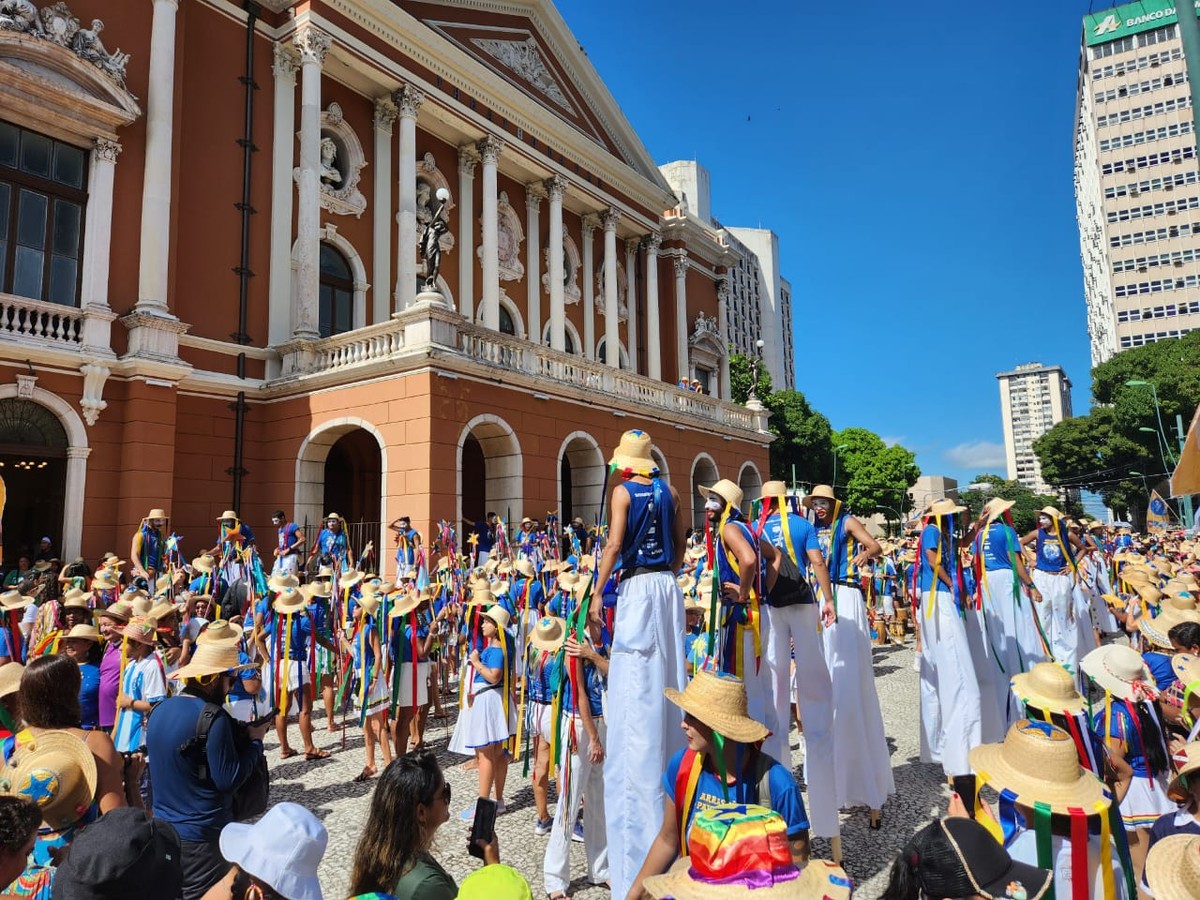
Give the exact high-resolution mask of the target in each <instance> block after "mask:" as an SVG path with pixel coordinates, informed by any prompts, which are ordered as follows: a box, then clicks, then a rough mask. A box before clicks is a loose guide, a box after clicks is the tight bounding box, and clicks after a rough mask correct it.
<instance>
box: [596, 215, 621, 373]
mask: <svg viewBox="0 0 1200 900" xmlns="http://www.w3.org/2000/svg"><path fill="white" fill-rule="evenodd" d="M620 219H621V214H620V213H619V212H617V211H616V210H615V209H613V208H612V207H611V206H610V207H609V208H608V209H606V210H605V211H604V215H603V217H602V219H601V221H602V222H603V223H604V362H606V363H607V364H608V365H610V366H612V367H613V368H614V369H619V368H620V367H621V331H620V325H621V317H620V310H618V309H617V222H618V221H620Z"/></svg>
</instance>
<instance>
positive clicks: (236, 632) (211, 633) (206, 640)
mask: <svg viewBox="0 0 1200 900" xmlns="http://www.w3.org/2000/svg"><path fill="white" fill-rule="evenodd" d="M243 633H244V629H243V628H242V626H241V625H234V624H233V623H232V622H230V621H228V620H226V619H213V620H212V621H211V622H209V623H208V627H207V628H205V629H204V630H203V631H202V632H200V635H199V636H198V637H197V638H196V643H197V644H198V645H199V644H229V645H231V646H234V647H236V646H237V644H238V642H239V641H241V639H242V634H243Z"/></svg>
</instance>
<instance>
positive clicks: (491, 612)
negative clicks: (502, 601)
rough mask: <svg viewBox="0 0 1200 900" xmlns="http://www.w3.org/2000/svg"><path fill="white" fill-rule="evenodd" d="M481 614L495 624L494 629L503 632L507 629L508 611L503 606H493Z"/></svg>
mask: <svg viewBox="0 0 1200 900" xmlns="http://www.w3.org/2000/svg"><path fill="white" fill-rule="evenodd" d="M483 614H484V615H485V616H487V617H488V618H489V619H491V620H492V621H493V622H495V623H496V627H497V628H499V629H500V630H501V631H503V630H504V629H505V628H507V627H508V610H506V609H505V608H504V607H503V606H500V605H498V604H497V605H495V606H492V607H491V608H489V609H485V610H484V611H483Z"/></svg>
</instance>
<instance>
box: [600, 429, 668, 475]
mask: <svg viewBox="0 0 1200 900" xmlns="http://www.w3.org/2000/svg"><path fill="white" fill-rule="evenodd" d="M650 445H651V441H650V435H648V434H646V432H644V431H642V430H640V429H637V428H635V429H633V430H632V431H627V432H625V433H624V434H623V435H621V442H620V443H619V444H617V449H616V450H614V451H613V455H612V459H610V460H609V461H608V462H609V465H613V466H616V467H617V470H618V471H630V472H633V473H635V474H638V473H650V472H657V471H658V463H656V462H655V461H654V457H653V456H652V455H651V453H650Z"/></svg>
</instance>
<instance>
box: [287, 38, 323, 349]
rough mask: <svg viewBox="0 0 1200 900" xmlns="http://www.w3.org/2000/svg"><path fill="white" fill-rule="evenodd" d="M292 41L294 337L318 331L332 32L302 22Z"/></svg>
mask: <svg viewBox="0 0 1200 900" xmlns="http://www.w3.org/2000/svg"><path fill="white" fill-rule="evenodd" d="M293 41H294V43H295V44H296V49H297V50H299V51H300V191H299V194H300V196H299V199H298V201H297V203H296V250H297V252H296V292H295V293H296V327H295V336H296V337H302V338H315V337H317V336H318V331H317V329H318V325H319V323H318V319H317V316H318V305H319V293H320V258H321V67H322V66H323V65H324V64H325V54H326V53H328V52H329V44H330V40H329V36H328V35H327V34H325V33H324V32H321V31H318V30H317V29H316V28H313V27H312V26H311V25H302V26H301V27H300V28H299V29H298V30H297V31H296V33H295V35H294V37H293Z"/></svg>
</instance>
